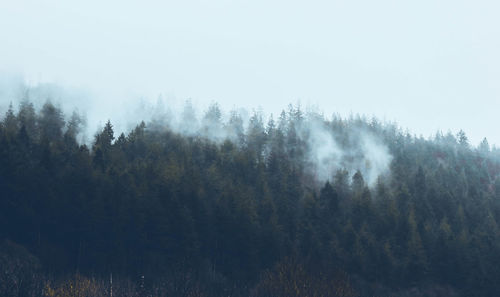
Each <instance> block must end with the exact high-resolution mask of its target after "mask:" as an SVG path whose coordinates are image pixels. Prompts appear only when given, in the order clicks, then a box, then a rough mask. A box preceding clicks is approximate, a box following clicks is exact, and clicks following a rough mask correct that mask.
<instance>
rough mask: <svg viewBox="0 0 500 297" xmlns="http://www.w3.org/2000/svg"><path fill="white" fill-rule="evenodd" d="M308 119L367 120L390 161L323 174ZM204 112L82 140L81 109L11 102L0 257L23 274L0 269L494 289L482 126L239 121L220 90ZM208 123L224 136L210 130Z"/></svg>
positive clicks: (314, 287)
mask: <svg viewBox="0 0 500 297" xmlns="http://www.w3.org/2000/svg"><path fill="white" fill-rule="evenodd" d="M184 116H185V117H187V116H188V113H186V112H185V113H184ZM312 119H314V121H315V123H318V121H319V124H320V125H321V127H322V128H321V129H325V130H327V131H329V133H331V135H332V137H334V138H335V141H336V143H337V144H338V145H339V146H340V147H341V149H342V150H345V151H355V150H356V146H358V145H360V144H359V143H357V142H356V136H355V135H359V134H356V133H360V132H359V131H362V133H369V134H370V135H373V137H375V138H376V139H377V140H378V141H379V142H381V143H383V144H384V145H385V146H386V147H387V148H388V152H389V154H390V155H391V161H390V164H389V165H390V170H389V171H388V172H383V173H381V174H380V175H379V176H378V178H377V179H376V180H375V182H371V183H370V182H368V181H365V180H367V179H366V176H364V175H363V172H365V171H364V169H363V168H358V169H359V170H358V169H356V168H354V169H355V170H353V168H340V167H339V168H335V170H332V172H330V176H328V178H327V179H324V180H322V179H321V178H318V176H316V175H315V174H314V172H313V171H311V170H310V167H311V166H313V165H314V164H311V161H310V160H311V159H310V158H309V157H308V152H309V151H310V150H311V147H310V146H311V142H309V141H308V138H307V135H306V137H304V136H303V134H304V133H302V132H300V133H299V131H301V130H300V129H301V127H302V126H303V125H306V123H308V122H310V121H312ZM185 120H186V121H187V122H189V121H190V119H189V118H186V119H185ZM204 120H205V122H204V123H205V124H203V122H202V124H201V128H200V131H202V130H203V129H206V132H207V133H201V132H200V133H194V132H192V131H191V133H181V132H185V131H182V130H180V129H172V128H171V127H169V125H168V124H162V123H158V122H151V123H148V124H145V123H144V122H142V123H140V124H139V125H138V126H137V127H136V128H135V129H133V130H132V131H130V133H128V135H124V134H121V135H115V133H114V131H113V126H112V124H111V123H110V122H107V123H106V125H105V126H104V128H103V129H102V130H101V131H99V132H98V133H97V134H96V135H95V138H94V139H93V141H92V143H91V144H90V145H85V144H80V143H78V142H77V140H76V139H77V135H78V134H79V133H80V130H81V129H82V123H83V121H82V119H81V117H79V115H78V114H76V113H74V114H73V115H72V116H71V117H65V115H64V114H63V113H62V112H61V110H60V109H59V108H57V107H55V106H54V105H52V104H51V103H47V104H45V105H44V106H43V108H41V110H40V111H36V110H35V108H34V107H33V105H32V104H31V103H29V102H27V101H24V102H22V103H21V105H20V106H19V109H18V111H17V112H15V111H14V109H13V108H12V107H11V108H10V109H9V110H8V111H7V112H6V113H5V116H4V118H3V120H2V121H1V123H0V242H3V243H1V245H0V246H1V247H2V248H0V266H1V267H2V271H4V270H5V271H7V270H6V269H5V267H11V268H12V267H13V268H12V269H14V270H15V269H17V268H16V267H18V266H19V265H21V266H19V267H21V268H19V269H21V270H22V271H23V272H22V273H23V274H22V275H17V274H16V275H15V276H14V274H15V272H12V273H10V275H12V277H11V278H9V277H10V276H9V275H7V274H8V273H7V272H6V274H5V275H2V276H0V278H4V279H3V282H2V283H3V285H4V286H6V285H5V284H8V283H9V282H14V281H13V280H12V279H14V277H23V275H24V274H26V272H25V270H26V269H27V268H26V267H24V266H23V265H24V264H22V263H25V262H26V263H28V264H29V265H28V264H26V265H28V266H29V267H31V266H32V267H36V268H33V270H34V271H35V270H36V271H43V273H44V274H45V275H52V276H54V277H56V278H60V277H63V276H64V275H73V274H75V273H79V274H81V275H86V276H87V277H93V278H98V279H99V278H101V279H107V278H108V277H109V274H110V273H113V274H114V275H117V276H120V277H122V278H127V277H128V278H130V279H136V278H137V277H139V276H140V275H145V276H146V279H148V280H151V282H152V283H153V282H155V281H157V283H158V284H160V283H162V279H163V280H168V288H169V289H168V290H169V291H168V292H170V295H178V296H181V295H185V296H188V295H189V294H191V293H189V294H188V293H187V292H188V291H189V290H187V289H186V287H189V288H190V290H195V289H196V290H197V292H198V293H197V294H198V295H197V296H200V295H213V296H222V292H224V294H225V296H230V295H232V296H238V295H241V296H248V295H250V294H253V295H254V296H294V295H293V294H295V295H296V296H306V295H309V296H355V295H356V294H358V295H360V296H373V295H375V294H385V295H384V296H390V294H392V293H395V294H397V293H396V292H399V294H408V292H409V291H408V290H416V291H413V292H414V294H413V296H417V295H418V294H417V293H415V292H417V291H418V292H422V295H425V294H426V293H425V290H428V291H432V290H434V291H436V290H437V291H439V290H441V291H440V292H442V291H444V292H447V293H440V294H442V295H443V296H444V294H448V295H449V296H452V295H453V294H460V295H463V296H496V295H499V294H500V283H499V282H498V281H497V280H498V279H500V265H498V264H499V263H500V229H499V227H498V224H497V222H498V221H499V220H500V180H499V179H498V176H499V174H500V162H499V161H498V160H499V159H498V158H497V156H498V152H497V151H496V150H491V149H490V147H489V146H488V143H487V141H486V140H485V141H483V143H482V144H481V145H480V146H479V147H477V148H475V147H472V146H471V145H470V144H469V143H468V140H467V137H466V135H465V133H463V132H460V133H459V134H458V135H456V136H454V135H451V134H447V135H442V134H440V133H438V134H437V135H436V137H435V138H434V139H432V140H429V139H423V138H421V137H415V136H411V135H409V134H407V133H403V132H401V130H400V129H398V128H397V127H396V126H395V125H392V124H381V123H380V122H377V121H376V120H370V121H368V120H366V119H363V118H359V117H358V118H354V117H353V118H350V119H341V118H339V117H334V118H333V119H332V120H325V119H323V118H322V117H321V116H319V115H317V114H304V113H303V112H302V111H301V110H300V108H293V107H291V108H290V109H289V111H288V112H283V113H282V114H281V116H280V118H279V120H277V121H276V122H274V121H273V120H272V119H271V120H270V121H269V123H267V124H264V123H263V121H262V117H261V116H260V115H259V114H258V113H256V114H254V115H253V116H252V117H251V118H250V121H249V124H248V127H244V125H243V122H242V121H241V118H239V117H238V115H237V114H233V115H232V117H231V119H230V120H229V121H228V122H227V123H223V122H222V120H221V115H220V111H219V110H218V107H217V106H216V105H215V106H212V107H211V109H209V111H208V112H207V114H206V115H205V117H204ZM217 129H219V130H221V131H231V135H232V137H230V138H227V139H226V138H224V137H216V138H213V137H208V136H207V135H209V134H210V133H208V132H213V131H216V130H217ZM320 162H321V160H320ZM363 166H365V167H370V166H372V165H370V164H364V165H363ZM365 169H366V168H365ZM14 242H15V243H14ZM13 245H14V246H17V245H20V246H23V247H24V248H22V252H19V253H18V254H20V255H18V256H15V257H14V256H11V254H12V253H14V252H12V251H10V252H9V251H6V250H12V246H13ZM9 247H11V248H10V249H9ZM9 253H10V254H9ZM16 257H17V258H19V259H21V260H19V261H17V260H16V261H13V260H12V259H14V258H15V259H17V258H16ZM14 262H15V263H14ZM19 263H21V264H19ZM30 263H31V264H30ZM33 263H34V264H33ZM16 265H17V266H16ZM26 265H25V266H26ZM21 270H20V271H21ZM29 277H31V276H30V274H29V273H28V278H29ZM16 283H19V281H17V282H16ZM89 284H90V283H89ZM163 284H164V282H163ZM297 284H300V285H297ZM151 287H153V285H151ZM0 289H2V290H4V294H3V295H5V296H7V293H5V292H12V288H11V289H9V290H11V291H8V290H7V289H6V288H3V287H1V285H0ZM151 290H152V289H151ZM301 290H302V291H301ZM16 292H22V291H19V290H18V291H16ZM50 292H52V295H53V296H55V295H54V294H56V293H55V292H57V290H56V289H52V291H50ZM292 292H295V293H292ZM304 292H309V293H304ZM404 292H406V293H404ZM9 294H10V293H9ZM12 294H13V295H16V294H19V295H22V294H21V293H15V294H14V293H12ZM419 294H420V293H419ZM195 295H196V294H195ZM16 296H17V295H16ZM61 296H62V295H61ZM193 296H194V295H193ZM401 296H402V295H401Z"/></svg>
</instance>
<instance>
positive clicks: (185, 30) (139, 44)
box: [0, 0, 500, 144]
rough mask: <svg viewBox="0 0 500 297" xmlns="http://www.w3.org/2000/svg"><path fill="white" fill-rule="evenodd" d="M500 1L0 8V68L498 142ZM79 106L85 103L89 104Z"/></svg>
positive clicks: (312, 0) (107, 94) (252, 0)
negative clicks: (298, 108) (304, 109)
mask: <svg viewBox="0 0 500 297" xmlns="http://www.w3.org/2000/svg"><path fill="white" fill-rule="evenodd" d="M499 16H500V1H495V0H491V1H482V0H475V1H460V0H419V1H404V0H394V1H388V0H376V1H374V0H362V1H360V0H348V1H347V0H346V1H316V0H308V1H293V0H277V1H271V0H265V1H264V0H248V1H237V0H233V1H226V0H210V1H192V0H182V1H180V0H179V1H149V0H142V1H124V0H121V1H95V0H86V1H67V0H60V1H56V0H49V1H44V0H33V1H27V0H12V1H9V0H5V1H0V71H1V72H2V73H3V74H4V75H5V74H7V75H10V74H13V75H14V74H15V75H22V76H23V77H24V78H25V79H26V80H27V81H28V82H29V83H31V84H37V83H40V82H55V83H58V84H61V85H64V86H67V87H68V88H78V89H86V90H91V91H92V93H93V94H94V95H95V98H99V99H98V100H96V99H94V100H95V101H94V102H93V103H92V105H93V106H94V107H93V108H97V106H100V109H101V110H102V111H104V113H103V115H104V116H109V115H107V114H106V112H108V113H111V112H114V111H116V110H117V109H116V106H120V107H123V105H124V104H120V102H121V101H122V100H124V99H125V98H128V99H130V98H138V97H139V96H145V97H147V98H156V97H157V96H158V94H160V93H162V94H164V96H165V97H167V98H176V99H177V100H181V101H182V100H185V99H187V98H192V99H193V101H194V102H196V103H199V104H200V105H206V104H208V103H209V102H212V101H218V102H219V103H221V105H222V106H223V107H224V108H225V109H226V110H227V109H230V108H232V107H234V106H237V107H246V108H250V109H251V108H255V107H258V106H262V107H263V109H264V110H265V111H266V112H268V113H270V112H274V113H276V112H278V111H279V110H281V109H282V108H285V107H286V106H287V105H288V103H290V102H292V103H295V102H297V101H298V100H300V102H301V104H302V105H303V106H305V105H308V104H312V105H317V106H318V107H319V108H320V109H321V110H322V111H323V112H324V113H325V115H330V114H332V113H334V112H336V113H340V114H341V115H348V114H349V113H350V112H353V113H362V114H367V115H376V116H377V117H379V118H381V119H386V120H391V121H392V120H395V121H397V122H398V123H399V124H400V125H401V126H402V127H404V128H409V129H410V130H411V131H412V132H414V133H416V134H423V135H424V136H429V135H431V134H434V132H435V131H436V130H438V129H441V130H443V131H444V132H446V131H447V130H448V129H450V130H451V131H453V132H456V131H458V129H460V128H463V129H464V130H465V131H466V133H467V134H468V136H469V138H470V139H471V140H472V142H473V143H474V144H477V143H478V142H479V141H480V140H481V139H482V138H483V137H484V136H486V137H488V139H489V140H490V142H493V143H496V144H500V116H499V114H500V17H499ZM82 104H84V105H85V104H86V106H88V105H89V103H88V101H86V102H82Z"/></svg>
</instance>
